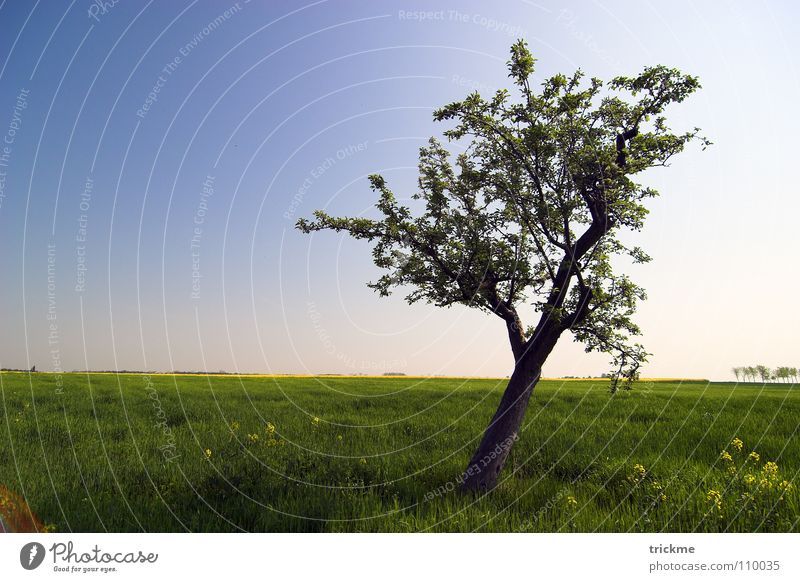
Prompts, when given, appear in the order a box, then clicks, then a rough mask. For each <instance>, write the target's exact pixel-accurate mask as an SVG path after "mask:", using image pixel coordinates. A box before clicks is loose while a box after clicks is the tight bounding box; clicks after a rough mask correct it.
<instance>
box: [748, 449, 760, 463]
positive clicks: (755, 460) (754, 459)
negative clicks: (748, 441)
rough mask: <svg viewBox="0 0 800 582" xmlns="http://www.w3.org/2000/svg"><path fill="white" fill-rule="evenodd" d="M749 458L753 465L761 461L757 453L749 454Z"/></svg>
mask: <svg viewBox="0 0 800 582" xmlns="http://www.w3.org/2000/svg"><path fill="white" fill-rule="evenodd" d="M749 458H750V460H751V461H753V462H755V463H758V462H759V461H760V460H761V455H759V454H758V453H757V452H755V451H753V452H752V453H750V456H749Z"/></svg>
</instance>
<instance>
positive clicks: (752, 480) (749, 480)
mask: <svg viewBox="0 0 800 582" xmlns="http://www.w3.org/2000/svg"><path fill="white" fill-rule="evenodd" d="M755 481H756V478H755V477H754V476H753V475H750V474H749V473H748V474H747V475H745V476H744V484H745V485H752V484H753V483H755Z"/></svg>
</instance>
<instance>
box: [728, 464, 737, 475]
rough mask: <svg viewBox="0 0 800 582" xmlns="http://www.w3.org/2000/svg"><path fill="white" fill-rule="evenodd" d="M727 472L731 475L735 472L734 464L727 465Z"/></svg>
mask: <svg viewBox="0 0 800 582" xmlns="http://www.w3.org/2000/svg"><path fill="white" fill-rule="evenodd" d="M728 473H730V474H731V475H735V474H736V465H728Z"/></svg>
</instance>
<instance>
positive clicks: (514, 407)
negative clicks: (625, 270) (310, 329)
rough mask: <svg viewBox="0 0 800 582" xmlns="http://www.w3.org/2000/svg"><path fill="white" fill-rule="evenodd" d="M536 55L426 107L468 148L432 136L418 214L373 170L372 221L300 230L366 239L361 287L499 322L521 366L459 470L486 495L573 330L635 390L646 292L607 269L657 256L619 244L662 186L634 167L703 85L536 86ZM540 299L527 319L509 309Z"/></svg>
mask: <svg viewBox="0 0 800 582" xmlns="http://www.w3.org/2000/svg"><path fill="white" fill-rule="evenodd" d="M534 63H535V59H534V58H533V57H532V55H531V53H530V52H529V50H528V48H527V45H526V44H525V42H524V41H518V42H516V43H515V44H514V45H513V46H512V47H511V58H510V60H509V62H508V69H509V77H510V78H511V80H512V81H513V83H514V85H515V86H516V90H517V94H518V95H517V98H515V99H512V97H511V96H510V94H509V92H508V91H507V90H501V91H498V92H497V93H496V94H495V95H494V96H493V97H492V98H491V99H489V100H486V99H484V98H483V97H481V96H480V95H479V94H478V93H477V92H475V93H472V94H470V95H469V96H467V97H466V99H464V100H463V101H457V102H455V103H450V104H449V105H446V106H444V107H442V108H441V109H438V110H437V111H435V112H434V119H435V120H437V121H449V122H451V124H452V125H451V127H450V128H449V129H448V130H447V131H445V132H444V135H445V136H446V137H447V138H448V139H449V140H451V141H452V140H463V142H464V143H465V146H466V149H465V151H464V153H461V154H460V155H458V156H457V157H456V158H455V159H454V160H452V161H451V157H450V155H449V153H448V151H447V150H446V149H445V148H444V147H443V146H442V144H441V143H440V142H439V141H437V140H436V139H434V138H431V139H430V140H429V142H428V144H427V146H426V147H422V148H421V149H420V157H419V174H420V175H419V179H418V184H419V191H418V192H417V193H415V194H413V196H412V199H413V201H414V202H413V203H412V205H413V207H414V210H412V208H410V207H408V206H403V205H400V204H398V202H397V200H396V198H395V196H394V194H393V193H392V191H391V190H390V189H389V187H388V186H387V184H386V182H385V180H384V179H383V178H382V177H381V176H379V175H372V176H370V178H369V179H370V183H371V186H372V189H373V190H374V191H375V192H376V193H377V194H378V202H377V204H376V208H377V210H378V212H379V213H380V215H381V218H380V219H371V218H348V217H341V218H340V217H333V216H330V215H328V214H327V213H325V212H322V211H316V212H315V213H314V217H315V218H314V219H313V220H305V219H301V220H299V221H298V222H297V228H299V229H300V230H301V231H303V232H306V233H309V232H313V231H321V230H334V231H336V232H340V231H344V232H347V233H348V234H350V235H351V236H352V237H354V238H356V239H366V240H367V241H370V242H373V243H375V245H374V249H373V257H374V262H375V265H377V266H378V267H380V268H382V269H385V270H386V271H387V273H386V274H384V275H383V276H381V277H380V278H379V279H378V280H377V281H375V282H373V283H370V284H369V286H370V287H372V288H373V289H375V290H377V291H378V293H380V295H381V296H386V295H388V294H389V293H390V291H391V289H392V288H393V287H396V286H402V287H405V288H409V289H410V292H409V294H408V295H407V296H406V300H407V301H408V302H409V303H414V302H417V301H421V300H424V301H427V302H429V303H433V304H435V305H437V306H441V307H446V306H450V305H454V304H462V305H467V306H470V307H475V308H478V309H482V310H484V311H487V312H489V313H493V314H495V315H496V316H498V317H500V318H501V319H502V320H503V322H504V323H505V326H506V328H507V330H508V339H509V341H510V344H511V351H512V352H513V355H514V360H515V365H514V371H513V373H512V375H511V378H510V380H509V382H508V386H507V387H506V389H505V392H504V393H503V396H502V398H501V399H500V404H499V406H498V408H497V411H496V412H495V414H494V416H493V418H492V419H491V421H490V423H489V426H488V428H487V429H486V431H485V433H484V435H483V438H482V440H481V441H480V444H479V446H478V448H477V450H476V452H475V454H474V456H473V457H472V459H471V460H470V461H469V464H468V465H467V468H466V470H465V472H464V475H463V477H462V487H463V488H464V489H465V490H471V491H480V490H488V489H491V488H493V487H494V486H495V485H496V483H497V480H498V476H499V474H500V471H501V469H502V468H503V465H504V464H505V462H506V459H507V457H508V454H509V452H510V450H511V446H512V445H513V443H514V442H515V441H516V440H517V439H518V434H519V431H520V429H521V425H522V421H523V418H524V415H525V411H526V409H527V407H528V403H529V400H530V396H531V394H532V392H533V389H534V387H535V386H536V383H537V382H538V381H539V378H540V376H541V371H542V365H543V364H544V363H545V361H546V360H547V357H548V356H549V355H550V353H551V352H552V350H553V348H554V347H555V345H556V343H557V342H558V340H559V338H560V337H561V336H562V335H563V334H564V332H566V331H570V332H571V333H572V335H573V336H574V338H575V339H576V340H577V341H580V342H582V343H583V344H584V345H585V348H586V351H587V352H592V351H598V352H605V353H608V354H610V355H611V358H612V363H613V369H614V371H613V373H612V374H611V377H612V380H611V391H612V393H613V392H615V391H616V390H617V388H618V387H619V386H625V387H629V386H630V383H631V381H632V380H634V379H635V378H636V377H637V373H638V369H639V367H640V365H641V363H642V362H644V361H645V358H646V356H647V353H646V352H645V350H644V348H643V347H642V346H641V345H640V344H637V343H633V342H632V341H631V337H632V336H635V335H637V334H638V333H639V328H638V327H637V326H636V324H635V323H634V322H633V321H632V320H631V316H632V314H633V313H634V311H635V308H636V304H637V301H638V300H640V299H644V297H645V294H644V291H643V289H642V288H641V287H639V286H637V285H636V284H634V283H633V282H632V281H631V280H630V279H629V278H628V277H627V276H626V275H624V274H617V273H616V272H615V269H614V267H613V265H612V257H614V256H615V255H627V256H629V257H630V258H631V259H632V260H633V262H635V263H643V262H646V261H649V260H650V257H648V256H647V254H645V252H644V251H642V249H640V248H638V247H636V246H627V245H626V244H624V243H623V242H621V240H620V238H619V233H620V232H622V231H624V230H632V231H638V230H640V229H641V228H642V225H643V222H644V219H645V216H646V215H647V212H648V211H647V209H646V208H645V205H644V202H645V200H647V199H648V198H652V197H654V196H656V195H657V192H656V191H654V190H653V189H652V188H648V187H645V186H642V185H640V184H638V183H636V182H634V181H633V180H632V179H631V176H633V175H635V174H639V173H640V172H642V171H644V170H647V169H649V168H653V167H655V166H666V165H667V164H668V162H669V160H670V159H671V158H672V157H673V156H674V155H675V154H677V153H679V152H681V151H682V150H683V149H684V147H685V146H686V144H687V143H688V142H690V141H692V140H694V139H698V140H700V141H701V142H702V143H703V146H705V145H707V144H708V143H709V142H707V141H706V140H705V139H704V138H702V137H701V136H700V135H699V133H698V132H699V130H698V129H697V128H695V129H693V130H691V131H688V132H686V133H673V132H672V131H671V130H670V128H669V127H668V126H667V122H666V118H665V117H664V115H663V112H664V110H665V109H666V107H667V106H668V105H670V104H671V103H675V102H681V101H683V100H684V99H685V98H686V97H687V96H689V95H690V94H691V93H693V92H694V91H695V90H697V89H698V88H699V87H700V85H699V83H698V80H697V78H695V77H692V76H689V75H684V74H682V73H681V72H680V71H678V70H676V69H670V68H667V67H664V66H655V67H648V68H645V69H644V70H643V72H642V73H641V74H639V75H638V76H636V77H616V78H614V79H613V80H612V81H611V82H610V83H608V84H607V85H605V87H604V85H603V83H602V82H601V81H600V80H599V79H596V78H592V79H591V80H589V81H588V82H586V81H584V74H583V72H581V71H580V70H579V71H577V72H575V73H574V74H573V75H572V76H570V77H567V76H565V75H561V74H559V75H555V76H553V77H550V78H549V79H545V80H544V81H543V82H542V84H541V89H540V90H539V91H535V90H534V89H533V88H532V86H531V77H532V75H533V72H534ZM525 303H527V304H529V305H532V306H533V307H534V308H535V312H536V314H537V316H536V319H537V321H536V324H535V325H534V326H532V327H525V326H524V325H523V323H522V321H521V319H520V315H519V312H518V307H519V306H520V305H522V304H525Z"/></svg>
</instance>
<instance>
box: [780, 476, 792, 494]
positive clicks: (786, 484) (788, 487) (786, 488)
mask: <svg viewBox="0 0 800 582" xmlns="http://www.w3.org/2000/svg"><path fill="white" fill-rule="evenodd" d="M779 487H780V488H781V489H783V490H784V491H791V490H792V484H791V483H790V482H789V481H787V480H786V479H784V480H783V481H781V484H780V485H779Z"/></svg>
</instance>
